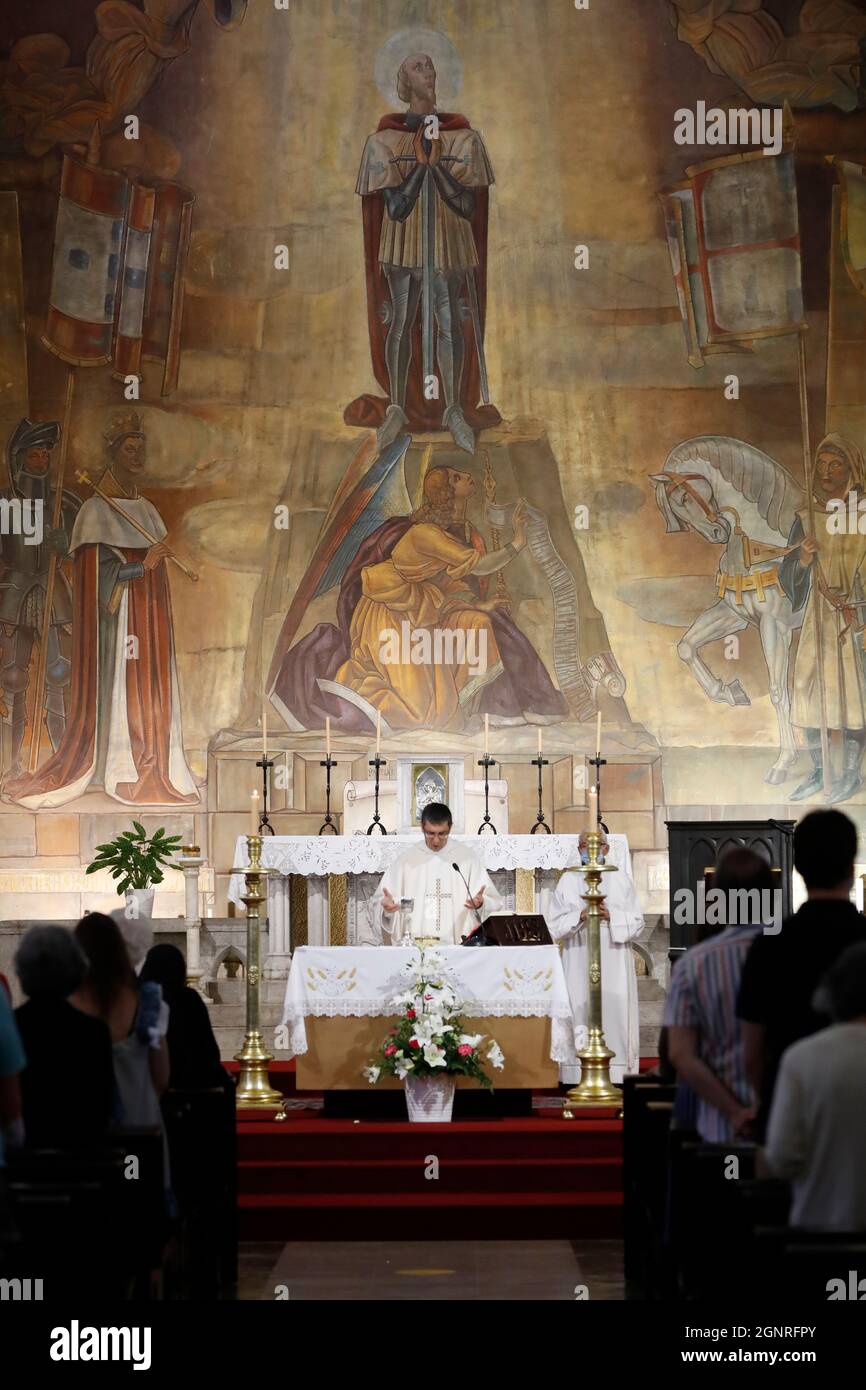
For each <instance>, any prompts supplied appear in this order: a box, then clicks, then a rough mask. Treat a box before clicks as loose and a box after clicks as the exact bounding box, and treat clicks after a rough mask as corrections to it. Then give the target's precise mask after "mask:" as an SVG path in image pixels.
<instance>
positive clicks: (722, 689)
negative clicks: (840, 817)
mask: <svg viewBox="0 0 866 1390" xmlns="http://www.w3.org/2000/svg"><path fill="white" fill-rule="evenodd" d="M650 478H651V480H652V482H653V483H655V489H656V502H657V503H658V507H659V511H660V512H661V514H662V516H663V517H664V519H665V523H666V525H667V529H668V531H669V532H671V531H686V530H692V531H696V532H697V533H698V535H700V536H704V537H705V538H706V539H707V540H708V541H713V542H714V543H715V544H716V545H722V546H724V548H725V549H724V554H723V555H722V559H721V562H720V564H719V573H718V584H719V598H718V601H717V602H716V603H714V604H713V605H712V607H710V608H708V609H706V611H705V612H703V613H701V614H700V615H699V617H697V618H696V619H695V621H694V622H693V623H692V625H691V627H690V628H689V629H688V631H687V632H685V633H683V635H682V637H681V638H680V640H679V642H678V643H677V655H678V656H679V657H680V658H681V659H682V660H683V661H684V662H685V663H686V665H687V666H688V668H689V670H690V671H691V672H692V674H693V675H694V676H695V679H696V680H697V682H698V684H699V685H700V687H701V689H702V690H703V691H704V693H705V694H706V695H708V696H709V698H710V699H711V700H718V701H720V702H721V703H723V704H728V705H749V704H751V701H750V699H749V697H748V695H747V694H746V691H745V690H744V689H743V686H742V683H741V682H740V680H739V679H738V678H735V679H734V680H731V681H723V680H721V679H720V678H719V677H718V676H715V675H714V674H713V672H712V671H711V670H710V668H709V667H708V666H707V665H706V663H705V662H704V661H702V659H701V657H700V651H701V648H702V647H704V646H706V644H707V643H708V642H717V641H718V640H719V639H720V638H723V637H727V636H729V635H730V634H731V633H735V632H741V631H742V630H743V628H746V627H754V628H757V629H758V632H759V634H760V638H761V649H762V651H763V653H764V660H765V661H766V663H767V675H768V679H769V692H770V699H771V700H772V702H773V706H774V708H775V711H776V717H777V719H778V721H779V756H778V758H777V759H776V761H775V762H774V764H773V766H772V767H771V768H770V769H769V771H768V772H767V773H766V775H765V778H764V780H765V781H766V782H770V783H772V784H774V785H777V784H778V783H780V782H784V781H785V780H786V778H788V777H790V776H791V775H792V774H791V769H792V767H793V765H794V763H795V762H796V760H797V747H796V744H795V742H794V733H793V729H792V728H791V696H790V692H789V690H788V659H789V655H790V649H791V634H792V633H793V632H795V631H796V630H797V628H799V627H800V625H801V623H802V621H803V611H804V610H803V609H802V608H801V609H799V610H798V611H797V612H795V611H794V610H793V608H792V607H791V600H790V599H789V598H788V596H787V594H786V593H785V591H784V590H783V588H782V586H781V583H780V582H779V563H780V560H781V558H782V555H783V553H784V551H785V549H786V544H787V540H788V535H789V532H790V529H791V526H792V525H793V522H794V517H795V514H796V511H797V509H798V508H799V507H801V506H802V505H803V502H804V498H805V494H804V490H803V488H802V487H801V486H800V484H799V483H798V482H796V480H795V479H794V478H792V476H791V474H790V473H789V472H788V471H787V469H785V468H783V467H782V465H781V464H779V463H776V461H775V459H771V458H770V456H769V455H768V454H764V453H762V452H761V450H760V449H755V448H754V447H753V446H752V445H751V444H745V443H744V442H743V441H742V440H741V439H731V438H729V437H728V436H727V435H713V434H709V435H698V436H697V437H696V438H694V439H687V440H685V441H684V442H683V443H682V444H678V445H677V446H676V448H674V449H672V450H671V452H670V453H669V454H668V457H667V459H666V461H665V466H664V470H663V472H661V473H652V474H650Z"/></svg>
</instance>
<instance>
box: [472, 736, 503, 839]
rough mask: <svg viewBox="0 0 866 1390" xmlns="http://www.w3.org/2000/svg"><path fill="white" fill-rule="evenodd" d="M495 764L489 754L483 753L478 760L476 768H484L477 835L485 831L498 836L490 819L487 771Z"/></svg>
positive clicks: (494, 760)
mask: <svg viewBox="0 0 866 1390" xmlns="http://www.w3.org/2000/svg"><path fill="white" fill-rule="evenodd" d="M495 762H496V759H495V758H491V756H490V754H489V753H485V754H484V757H483V758H479V759H478V766H479V767H483V768H484V819H483V821H482V822H481V824H480V825H479V827H478V830H477V834H479V835H483V834H484V831H485V830H489V831H490V833H491V835H498V834H499V831H498V830H497V829H496V826H495V825H494V824H493V821H492V820H491V819H490V781H489V777H488V774H489V771H490V768H491V767H493V764H494V763H495Z"/></svg>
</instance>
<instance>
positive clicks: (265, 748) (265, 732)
mask: <svg viewBox="0 0 866 1390" xmlns="http://www.w3.org/2000/svg"><path fill="white" fill-rule="evenodd" d="M267 756H268V697H267V695H266V694H265V692H264V691H262V762H264V760H265V758H266V757H267Z"/></svg>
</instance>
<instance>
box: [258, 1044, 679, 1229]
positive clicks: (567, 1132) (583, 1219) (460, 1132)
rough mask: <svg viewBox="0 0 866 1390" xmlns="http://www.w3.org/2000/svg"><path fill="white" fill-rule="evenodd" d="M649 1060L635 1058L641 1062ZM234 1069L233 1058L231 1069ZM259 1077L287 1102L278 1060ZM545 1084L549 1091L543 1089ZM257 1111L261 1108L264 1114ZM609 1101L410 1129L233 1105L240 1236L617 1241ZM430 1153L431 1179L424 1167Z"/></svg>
mask: <svg viewBox="0 0 866 1390" xmlns="http://www.w3.org/2000/svg"><path fill="white" fill-rule="evenodd" d="M649 1065H651V1063H650V1062H648V1061H647V1062H645V1063H643V1064H642V1067H641V1070H646V1068H647V1067H648V1066H649ZM232 1069H233V1070H234V1068H232ZM271 1081H272V1083H273V1084H274V1085H276V1086H277V1087H278V1088H279V1089H281V1090H282V1091H283V1092H284V1093H285V1094H286V1095H288V1096H290V1097H291V1100H292V1101H293V1102H294V1104H295V1105H297V1104H298V1103H300V1102H302V1101H303V1100H304V1099H310V1100H314V1099H318V1098H314V1097H312V1096H309V1097H308V1096H306V1095H302V1094H301V1093H297V1092H295V1091H294V1068H293V1065H292V1064H291V1063H282V1064H277V1065H274V1066H272V1067H271ZM548 1094H552V1093H548ZM266 1113H267V1112H266ZM615 1117H616V1111H615V1110H613V1109H611V1110H609V1111H603V1110H602V1111H599V1110H593V1111H589V1112H582V1113H580V1112H578V1114H577V1115H576V1117H575V1118H574V1119H573V1120H563V1119H562V1118H560V1116H559V1114H558V1113H557V1111H556V1110H555V1109H550V1108H545V1109H543V1110H536V1111H535V1112H534V1114H533V1115H532V1117H531V1118H529V1117H526V1118H519V1119H518V1118H515V1119H508V1118H504V1119H485V1120H460V1121H454V1122H452V1123H451V1124H443V1125H428V1124H422V1125H410V1124H409V1123H408V1122H402V1121H401V1122H394V1121H388V1120H370V1119H365V1120H360V1121H352V1120H342V1119H326V1118H325V1117H324V1116H323V1115H322V1114H321V1112H320V1111H318V1110H302V1109H290V1110H289V1112H288V1117H287V1119H285V1120H283V1121H275V1120H273V1119H270V1118H267V1119H263V1118H262V1116H261V1112H259V1113H256V1112H255V1111H241V1112H239V1114H238V1205H239V1215H240V1238H241V1239H242V1240H317V1239H318V1240H376V1239H379V1240H398V1239H411V1238H416V1239H417V1238H418V1236H419V1234H422V1235H423V1237H424V1238H425V1239H434V1240H435V1239H440V1240H453V1239H458V1238H463V1239H467V1240H471V1239H483V1238H496V1239H504V1238H507V1239H511V1240H517V1239H524V1240H526V1239H553V1238H559V1239H568V1238H575V1237H583V1238H588V1237H617V1236H619V1235H620V1234H621V1229H622V1226H621V1223H622V1123H621V1121H619V1120H617V1119H616V1118H615ZM431 1156H433V1157H435V1158H436V1159H438V1164H439V1169H438V1178H433V1177H425V1171H427V1172H429V1171H430V1170H431Z"/></svg>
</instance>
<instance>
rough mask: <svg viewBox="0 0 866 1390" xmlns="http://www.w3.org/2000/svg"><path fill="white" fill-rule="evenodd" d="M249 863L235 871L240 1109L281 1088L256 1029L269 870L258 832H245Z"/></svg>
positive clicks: (277, 1095)
mask: <svg viewBox="0 0 866 1390" xmlns="http://www.w3.org/2000/svg"><path fill="white" fill-rule="evenodd" d="M247 853H248V855H249V864H246V865H244V866H243V867H241V868H239V869H235V870H233V872H234V873H242V874H243V876H244V886H245V889H246V891H245V892H244V893H242V894H241V902H243V903H244V904H245V905H246V909H247V966H246V986H247V987H246V1027H245V1032H244V1045H243V1047H242V1048H241V1050H240V1052H236V1053H235V1061H237V1062H240V1075H239V1077H238V1086H237V1091H236V1103H237V1106H238V1108H239V1109H244V1110H264V1109H271V1108H272V1107H273V1106H274V1105H279V1104H280V1103H281V1101H282V1099H283V1097H282V1094H281V1092H280V1091H275V1090H274V1089H273V1087H272V1086H271V1078H270V1076H269V1075H268V1062H272V1061H273V1060H274V1059H273V1056H272V1054H271V1053H270V1052H268V1051H266V1049H265V1045H264V1041H263V1039H262V1035H261V1032H260V1031H259V1006H260V991H261V966H260V955H261V921H260V918H259V908H260V906H261V904H262V903H263V902H266V901H267V896H268V891H267V875H268V873H269V870H268V869H266V868H265V867H264V865H263V864H262V837H261V835H248V836H247Z"/></svg>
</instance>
